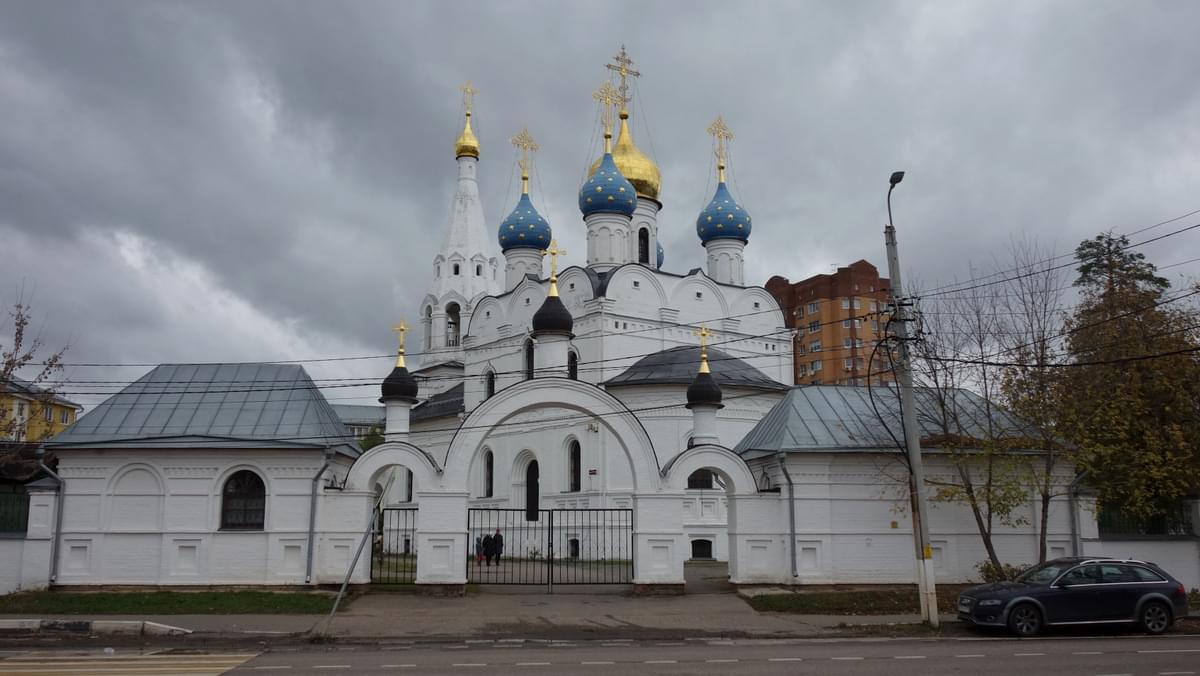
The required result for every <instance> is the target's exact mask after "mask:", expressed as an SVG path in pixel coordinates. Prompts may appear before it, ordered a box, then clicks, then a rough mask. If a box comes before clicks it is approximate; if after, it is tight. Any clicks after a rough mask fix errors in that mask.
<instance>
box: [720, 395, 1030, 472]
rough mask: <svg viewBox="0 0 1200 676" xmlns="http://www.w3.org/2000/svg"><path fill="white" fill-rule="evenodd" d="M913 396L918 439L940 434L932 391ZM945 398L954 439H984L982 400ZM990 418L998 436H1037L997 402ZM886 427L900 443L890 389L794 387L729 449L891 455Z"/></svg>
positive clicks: (896, 399)
mask: <svg viewBox="0 0 1200 676" xmlns="http://www.w3.org/2000/svg"><path fill="white" fill-rule="evenodd" d="M913 393H914V397H915V399H916V403H917V424H918V426H919V427H920V428H921V437H922V439H926V438H930V437H939V436H942V435H943V433H944V431H945V430H944V429H943V428H942V425H941V423H940V415H939V413H938V411H939V410H940V406H939V405H938V400H937V397H936V394H937V393H936V391H935V390H933V389H931V388H925V387H918V388H915V389H914V391H913ZM946 394H947V401H948V404H949V406H948V407H949V408H950V409H951V411H952V412H953V415H954V425H955V430H956V434H957V436H959V437H965V438H967V439H986V438H988V436H989V433H988V426H987V425H988V423H987V420H988V411H987V401H986V400H985V399H984V398H983V397H981V396H979V395H978V394H975V393H974V392H971V391H969V390H963V389H955V390H951V391H949V392H948V393H946ZM870 395H873V396H874V399H875V406H876V407H877V408H878V409H879V416H876V415H875V410H874V408H872V406H871V399H870ZM880 418H883V422H880ZM991 418H992V425H993V429H994V430H996V434H997V435H998V436H1000V437H1003V438H1018V439H1019V438H1027V439H1032V438H1037V437H1038V436H1039V433H1038V431H1037V429H1036V428H1034V427H1033V426H1032V425H1030V424H1028V423H1025V422H1023V421H1021V420H1018V419H1017V418H1015V417H1013V415H1012V414H1010V413H1009V412H1008V411H1005V410H1004V409H1002V408H1000V406H998V405H996V404H993V405H992V407H991ZM885 423H886V426H885ZM889 429H890V430H891V432H892V434H894V435H895V436H896V438H897V439H900V440H903V433H902V431H901V430H902V426H901V424H900V395H899V392H898V391H897V390H896V389H895V388H893V387H874V388H871V392H870V393H868V391H867V388H866V387H844V386H836V385H798V386H796V387H793V388H792V389H791V390H790V391H789V392H788V394H787V396H786V397H784V398H783V400H782V401H780V402H779V403H778V404H776V405H775V407H774V408H772V409H771V410H770V412H768V413H767V415H766V416H764V417H763V419H762V420H760V421H759V422H758V424H757V425H755V426H754V428H753V429H751V430H750V432H749V433H748V434H746V436H745V437H744V438H742V440H741V441H740V442H738V444H737V446H735V447H734V449H733V450H734V452H735V453H738V454H740V455H741V456H743V457H745V458H747V459H750V458H756V457H760V456H763V455H770V454H774V453H781V452H782V453H792V452H804V451H821V452H830V451H833V452H838V451H865V450H878V449H883V450H887V451H890V452H894V451H896V443H895V442H894V441H893V440H892V437H891V436H889V435H888V430H889Z"/></svg>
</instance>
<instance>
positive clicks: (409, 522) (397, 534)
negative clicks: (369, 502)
mask: <svg viewBox="0 0 1200 676" xmlns="http://www.w3.org/2000/svg"><path fill="white" fill-rule="evenodd" d="M416 579H417V508H416V507H388V508H386V509H381V510H379V514H378V516H377V518H376V519H375V532H374V534H373V537H372V540H371V582H373V583H378V584H412V583H413V582H415V581H416Z"/></svg>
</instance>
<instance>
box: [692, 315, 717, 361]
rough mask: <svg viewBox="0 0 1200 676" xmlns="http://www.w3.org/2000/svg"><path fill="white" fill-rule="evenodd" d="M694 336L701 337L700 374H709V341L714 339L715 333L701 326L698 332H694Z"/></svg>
mask: <svg viewBox="0 0 1200 676" xmlns="http://www.w3.org/2000/svg"><path fill="white" fill-rule="evenodd" d="M692 335H693V336H700V373H708V339H709V338H711V337H712V335H713V332H712V331H709V330H708V327H706V326H705V325H703V324H701V325H700V328H699V329H698V330H696V331H693V332H692Z"/></svg>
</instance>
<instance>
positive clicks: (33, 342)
mask: <svg viewBox="0 0 1200 676" xmlns="http://www.w3.org/2000/svg"><path fill="white" fill-rule="evenodd" d="M32 317H33V312H32V309H31V307H30V305H29V304H28V303H26V302H25V301H24V297H23V296H22V297H19V298H18V300H17V302H16V303H14V304H13V307H12V309H11V310H8V320H9V321H10V322H11V324H12V326H11V327H0V330H2V334H3V335H5V336H7V335H11V342H0V392H9V391H10V390H13V389H18V388H17V384H16V383H15V382H14V379H15V378H17V374H18V373H19V372H24V373H25V375H26V376H28V377H24V378H22V379H21V380H22V381H23V382H22V383H21V385H22V387H20V388H19V389H20V390H21V394H22V396H25V397H27V398H28V399H30V400H32V402H33V403H34V404H37V405H38V407H39V408H40V407H41V406H48V405H50V403H51V402H52V401H53V400H54V391H53V389H52V388H50V387H48V386H47V382H48V381H49V379H50V378H51V377H52V376H53V375H55V374H56V373H58V372H60V371H62V368H63V366H62V359H63V354H64V353H65V352H66V348H62V349H60V350H58V351H57V352H53V353H50V354H49V355H46V356H44V357H39V356H38V355H39V353H42V352H44V351H45V347H46V346H45V343H44V341H43V339H42V337H41V336H40V335H38V334H36V333H34V334H31V333H30V327H29V323H30V321H31V319H32ZM10 330H11V334H9V331H10ZM3 340H4V339H3V338H0V341H3ZM29 386H32V387H29ZM0 404H4V405H3V406H0V439H14V438H16V437H17V436H18V434H17V432H19V431H20V430H19V428H20V426H21V425H22V424H23V422H22V421H21V420H18V418H17V415H16V411H15V404H14V405H12V408H11V409H10V406H9V405H8V404H5V403H4V402H3V400H0ZM31 415H32V414H31Z"/></svg>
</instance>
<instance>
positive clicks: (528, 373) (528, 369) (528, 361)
mask: <svg viewBox="0 0 1200 676" xmlns="http://www.w3.org/2000/svg"><path fill="white" fill-rule="evenodd" d="M525 380H533V339H532V338H530V339H529V340H526V341H525Z"/></svg>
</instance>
